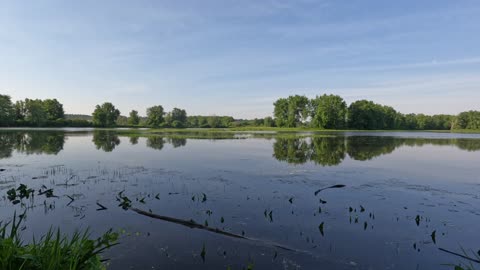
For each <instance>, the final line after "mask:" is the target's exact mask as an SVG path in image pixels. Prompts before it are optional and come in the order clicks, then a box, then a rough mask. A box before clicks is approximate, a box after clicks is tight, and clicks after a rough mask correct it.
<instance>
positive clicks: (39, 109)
mask: <svg viewBox="0 0 480 270" xmlns="http://www.w3.org/2000/svg"><path fill="white" fill-rule="evenodd" d="M25 108H26V112H27V114H26V115H25V121H27V122H30V123H31V124H32V125H35V126H42V125H44V124H45V123H46V122H47V120H48V119H47V116H48V115H47V112H46V111H45V107H44V106H43V102H42V100H40V99H25Z"/></svg>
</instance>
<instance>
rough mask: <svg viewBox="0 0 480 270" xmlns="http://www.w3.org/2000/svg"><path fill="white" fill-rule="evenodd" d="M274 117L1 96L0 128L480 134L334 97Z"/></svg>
mask: <svg viewBox="0 0 480 270" xmlns="http://www.w3.org/2000/svg"><path fill="white" fill-rule="evenodd" d="M273 105H274V110H273V117H270V116H269V117H265V118H255V119H250V120H243V119H234V118H233V117H231V116H188V115H187V112H186V111H185V110H184V109H180V108H174V109H173V110H172V111H170V112H166V111H165V110H164V108H163V107H162V106H161V105H156V106H152V107H150V108H147V110H146V117H141V116H139V113H138V111H137V110H132V111H130V113H129V114H128V116H122V115H121V114H120V111H119V110H118V109H117V108H116V107H115V106H114V105H113V104H112V103H110V102H105V103H103V104H99V105H96V106H95V110H94V112H93V113H92V116H91V117H88V116H81V115H78V116H72V115H69V116H68V117H67V116H66V115H65V112H64V109H63V104H61V103H60V102H59V101H58V100H57V99H45V100H41V99H28V98H27V99H25V100H19V101H16V102H15V103H14V102H12V100H11V98H10V96H8V95H1V94H0V126H3V127H5V126H7V127H8V126H20V127H21V126H34V127H48V126H53V127H115V126H125V127H154V128H229V127H248V126H250V127H286V128H296V127H308V128H316V129H358V130H394V129H397V130H451V129H471V130H479V129H480V112H479V111H467V112H462V113H460V114H459V115H445V114H438V115H425V114H402V113H400V112H398V111H396V110H395V109H394V108H392V107H390V106H385V105H381V104H377V103H375V102H373V101H369V100H358V101H355V102H353V103H351V104H350V105H349V106H347V103H346V102H345V100H344V99H343V98H342V97H340V96H338V95H332V94H330V95H327V94H324V95H321V96H316V97H315V98H313V99H309V98H307V97H306V96H300V95H294V96H289V97H287V98H280V99H278V100H277V101H275V103H274V104H273Z"/></svg>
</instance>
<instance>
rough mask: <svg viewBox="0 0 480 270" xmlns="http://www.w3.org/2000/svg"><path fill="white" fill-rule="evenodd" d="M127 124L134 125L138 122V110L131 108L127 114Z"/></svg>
mask: <svg viewBox="0 0 480 270" xmlns="http://www.w3.org/2000/svg"><path fill="white" fill-rule="evenodd" d="M128 124H129V125H131V126H136V125H138V124H140V117H139V116H138V112H137V111H135V110H132V111H131V112H130V114H129V116H128Z"/></svg>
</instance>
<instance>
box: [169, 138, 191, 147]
mask: <svg viewBox="0 0 480 270" xmlns="http://www.w3.org/2000/svg"><path fill="white" fill-rule="evenodd" d="M167 141H168V143H171V144H172V146H173V148H177V147H181V146H185V145H186V144H187V139H185V138H178V137H169V138H167Z"/></svg>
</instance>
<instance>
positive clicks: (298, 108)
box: [287, 95, 310, 127]
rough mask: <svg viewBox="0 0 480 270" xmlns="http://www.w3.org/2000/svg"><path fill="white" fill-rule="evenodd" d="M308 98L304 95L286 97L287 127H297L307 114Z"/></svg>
mask: <svg viewBox="0 0 480 270" xmlns="http://www.w3.org/2000/svg"><path fill="white" fill-rule="evenodd" d="M309 104H310V100H308V98H307V97H306V96H299V95H295V96H289V97H288V116H287V127H297V126H299V125H300V124H302V123H303V122H304V121H305V120H306V119H307V117H308V116H309V114H310V112H309V107H310V106H309Z"/></svg>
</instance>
